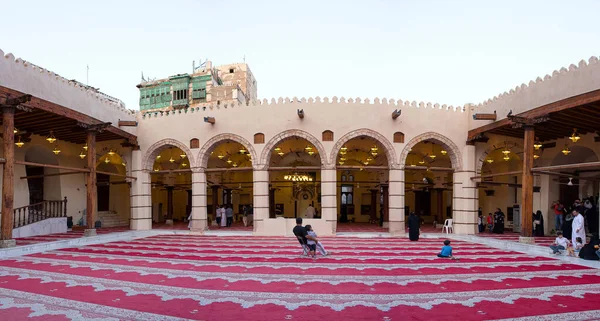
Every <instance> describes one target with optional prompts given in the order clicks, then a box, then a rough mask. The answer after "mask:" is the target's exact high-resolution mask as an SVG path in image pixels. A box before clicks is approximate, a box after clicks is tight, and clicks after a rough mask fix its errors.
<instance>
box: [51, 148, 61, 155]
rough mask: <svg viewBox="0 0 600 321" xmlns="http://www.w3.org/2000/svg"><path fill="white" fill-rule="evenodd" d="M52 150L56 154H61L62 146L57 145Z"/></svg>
mask: <svg viewBox="0 0 600 321" xmlns="http://www.w3.org/2000/svg"><path fill="white" fill-rule="evenodd" d="M52 152H53V153H54V155H58V154H60V148H58V146H55V147H54V149H53V150H52Z"/></svg>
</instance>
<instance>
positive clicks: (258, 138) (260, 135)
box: [254, 133, 265, 144]
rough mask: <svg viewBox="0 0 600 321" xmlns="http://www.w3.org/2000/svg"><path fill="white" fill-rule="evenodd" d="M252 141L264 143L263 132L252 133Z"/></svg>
mask: <svg viewBox="0 0 600 321" xmlns="http://www.w3.org/2000/svg"><path fill="white" fill-rule="evenodd" d="M254 143H255V144H264V143H265V134H263V133H256V134H254Z"/></svg>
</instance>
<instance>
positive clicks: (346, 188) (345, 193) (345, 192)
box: [341, 185, 354, 205]
mask: <svg viewBox="0 0 600 321" xmlns="http://www.w3.org/2000/svg"><path fill="white" fill-rule="evenodd" d="M352 189H353V187H352V185H342V195H341V198H342V199H341V203H342V205H352V204H354V202H353V201H354V200H353V193H352Z"/></svg>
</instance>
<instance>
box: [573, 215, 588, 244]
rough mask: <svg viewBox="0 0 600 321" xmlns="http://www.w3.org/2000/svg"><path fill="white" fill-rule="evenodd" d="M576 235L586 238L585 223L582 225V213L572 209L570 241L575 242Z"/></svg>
mask: <svg viewBox="0 0 600 321" xmlns="http://www.w3.org/2000/svg"><path fill="white" fill-rule="evenodd" d="M578 237H580V238H581V239H582V240H586V235H585V225H584V221H583V215H581V214H580V213H579V212H577V211H573V227H572V232H571V243H572V244H576V243H577V238H578ZM584 242H585V241H584Z"/></svg>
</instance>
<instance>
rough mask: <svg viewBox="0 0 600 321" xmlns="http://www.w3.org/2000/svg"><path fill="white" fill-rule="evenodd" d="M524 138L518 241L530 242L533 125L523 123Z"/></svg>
mask: <svg viewBox="0 0 600 321" xmlns="http://www.w3.org/2000/svg"><path fill="white" fill-rule="evenodd" d="M523 128H524V130H525V139H524V140H523V178H522V179H521V184H522V187H521V235H520V236H519V242H521V243H528V244H532V243H535V241H534V238H533V231H532V228H533V221H532V219H531V213H532V212H533V173H532V172H531V168H532V167H533V153H534V151H533V144H534V141H535V131H534V129H533V126H529V125H525V126H524V127H523Z"/></svg>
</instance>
